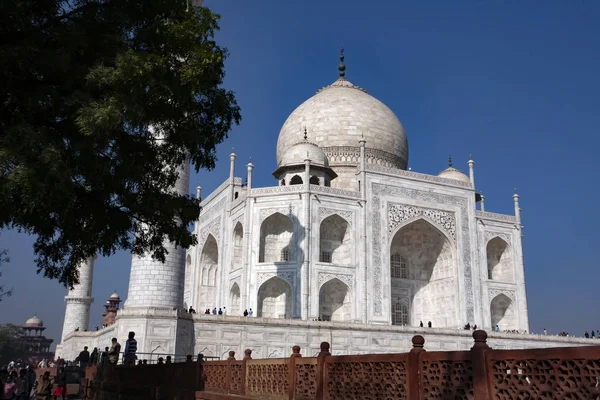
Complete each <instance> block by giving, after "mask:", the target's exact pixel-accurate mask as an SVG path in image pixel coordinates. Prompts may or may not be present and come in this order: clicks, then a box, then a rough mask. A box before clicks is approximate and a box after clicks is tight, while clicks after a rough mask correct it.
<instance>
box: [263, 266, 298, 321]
mask: <svg viewBox="0 0 600 400" xmlns="http://www.w3.org/2000/svg"><path fill="white" fill-rule="evenodd" d="M257 316H258V317H264V318H291V317H292V288H291V286H290V285H289V283H287V282H286V281H284V280H283V279H281V278H278V277H276V276H275V277H273V278H271V279H269V280H268V281H266V282H265V283H263V284H262V285H261V286H260V289H258V310H257Z"/></svg>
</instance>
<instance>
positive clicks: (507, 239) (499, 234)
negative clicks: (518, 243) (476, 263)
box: [485, 231, 511, 244]
mask: <svg viewBox="0 0 600 400" xmlns="http://www.w3.org/2000/svg"><path fill="white" fill-rule="evenodd" d="M495 237H499V238H500V239H502V240H504V241H505V242H506V243H508V244H511V235H510V234H508V233H504V232H494V231H485V243H486V244H487V242H489V241H490V240H491V239H493V238H495Z"/></svg>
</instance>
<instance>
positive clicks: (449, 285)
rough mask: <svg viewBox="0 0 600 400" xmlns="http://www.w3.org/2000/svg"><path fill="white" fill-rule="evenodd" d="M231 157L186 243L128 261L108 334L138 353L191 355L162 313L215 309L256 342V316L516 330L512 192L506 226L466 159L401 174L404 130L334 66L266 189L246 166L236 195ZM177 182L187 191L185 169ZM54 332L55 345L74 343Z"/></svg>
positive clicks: (196, 337)
mask: <svg viewBox="0 0 600 400" xmlns="http://www.w3.org/2000/svg"><path fill="white" fill-rule="evenodd" d="M235 158H236V156H235V154H231V156H230V175H229V178H228V179H226V180H225V181H224V182H223V184H222V185H220V186H219V187H218V188H217V189H216V190H215V191H213V192H212V193H210V194H209V195H208V196H206V197H205V198H204V199H203V200H202V203H201V204H202V211H201V214H200V217H199V219H198V221H197V223H196V226H195V228H194V229H195V233H196V235H197V237H198V243H197V245H196V246H194V247H193V248H190V249H189V250H188V251H187V252H185V251H183V250H182V249H177V248H175V247H174V246H171V247H170V248H169V249H170V257H169V260H168V262H167V264H166V265H163V264H160V263H158V262H156V261H153V260H151V259H150V258H134V260H133V263H132V278H131V282H130V287H129V296H128V297H129V298H128V300H127V302H126V303H125V308H124V310H121V311H119V313H118V315H117V325H118V326H117V328H111V329H113V330H114V331H115V332H123V333H124V332H126V331H127V330H129V329H131V330H136V332H138V333H139V334H136V338H138V342H139V346H138V347H139V348H141V349H145V350H148V351H150V350H151V348H154V347H155V346H161V347H162V348H163V349H165V350H167V349H168V351H171V352H177V351H184V349H185V351H190V350H192V348H193V349H194V350H195V351H200V350H201V348H200V347H201V346H202V344H203V343H204V342H205V339H206V340H208V339H210V338H208V337H207V338H203V337H202V335H203V332H204V328H205V325H206V324H209V323H210V322H209V321H206V320H202V321H200V320H198V321H196V318H193V322H192V318H189V317H186V316H182V315H180V313H179V312H178V311H168V310H173V309H174V308H186V309H187V308H189V307H193V308H194V309H195V310H196V311H197V313H198V315H200V314H201V313H203V312H204V310H205V309H207V308H208V309H211V310H212V309H213V308H214V307H217V309H218V308H223V307H225V308H226V310H227V311H226V313H227V315H228V316H230V317H231V318H233V317H234V316H241V315H242V313H243V311H244V310H250V309H252V310H253V312H254V317H255V318H256V319H257V320H258V319H260V320H261V321H263V322H264V321H266V322H264V324H263V325H264V326H263V325H261V327H260V329H261V330H263V331H264V330H265V329H267V330H268V329H269V328H268V326H269V321H279V320H282V321H285V320H289V321H292V320H295V321H307V322H308V321H313V320H319V319H320V320H322V321H331V323H332V324H336V323H337V324H343V326H345V327H348V326H350V327H351V326H352V324H354V325H355V326H357V327H358V326H361V328H360V329H362V330H364V329H367V328H368V327H372V328H373V330H374V331H377V330H381V329H388V328H385V326H389V327H390V328H393V327H392V326H393V325H397V326H404V328H403V329H410V327H417V326H418V325H419V323H420V322H421V321H422V322H423V324H425V325H427V323H428V322H430V321H431V323H432V325H433V327H434V328H440V329H442V328H445V329H450V330H453V331H454V330H460V329H462V327H463V326H464V325H465V324H466V323H467V322H468V323H470V324H471V325H475V324H476V325H477V326H478V327H481V328H484V329H487V330H488V331H489V330H492V329H493V328H494V327H495V326H496V325H498V326H499V328H500V329H501V330H502V331H506V330H519V331H528V330H529V322H528V312H527V299H526V292H525V280H524V270H523V268H524V267H523V257H522V244H521V221H520V209H519V204H518V195H517V194H514V195H512V196H513V202H514V208H515V215H501V214H495V213H490V212H486V211H483V204H482V203H481V204H480V205H479V207H478V203H479V200H480V196H478V195H476V186H475V181H474V162H473V161H472V160H469V162H468V163H465V166H468V171H469V175H468V176H467V175H466V174H464V173H462V172H461V171H459V170H458V169H456V168H453V167H452V166H450V167H449V168H448V169H446V170H444V171H442V172H441V173H440V174H439V175H427V174H421V173H416V172H412V171H407V170H406V168H407V165H408V142H407V138H406V134H405V131H404V128H403V127H402V124H401V123H400V121H399V120H398V118H397V117H396V115H395V114H394V113H393V112H392V111H391V110H390V109H389V108H388V107H386V106H385V105H384V104H383V103H381V102H380V101H379V100H377V99H375V98H374V97H372V96H370V95H369V94H368V93H367V92H366V91H365V90H364V89H362V88H359V87H357V86H354V85H353V84H352V83H350V82H349V81H348V80H347V79H346V78H345V66H344V64H343V58H342V64H340V76H339V77H338V79H337V80H336V81H335V82H334V83H333V84H331V85H330V86H328V87H326V88H323V89H321V90H320V91H319V92H317V94H316V95H315V96H313V97H311V98H310V99H308V100H306V101H305V102H304V103H302V104H301V105H300V106H299V107H298V108H297V109H296V110H295V111H294V112H292V114H291V115H290V117H289V118H288V119H287V121H286V122H285V123H284V124H283V127H282V129H281V132H280V135H279V139H278V145H277V169H276V170H275V171H274V172H273V176H274V178H275V179H276V185H274V186H272V187H262V188H254V187H252V171H253V165H252V164H251V163H249V164H248V165H247V166H246V167H247V171H244V174H242V175H245V178H246V182H247V183H246V184H242V182H243V179H242V178H241V177H235ZM179 186H181V187H177V190H178V191H179V192H181V193H183V192H185V191H186V188H188V187H189V168H184V169H182V176H181V177H180V182H179ZM198 196H200V188H198ZM510 196H511V194H507V199H506V201H510ZM478 208H479V209H478ZM134 278H135V279H134ZM132 296H133V297H132ZM157 321H163V322H157ZM192 323H193V324H194V325H195V326H196V329H195V330H194V329H193V328H192ZM156 324H159V325H160V327H158V328H157V327H155V326H154V325H156ZM161 324H162V325H161ZM215 324H217V325H218V324H219V323H218V322H216V320H215ZM265 324H266V325H265ZM163 325H164V326H163ZM217 325H216V326H217ZM199 326H203V327H204V328H203V329H200V330H198V327H199ZM238 326H239V325H238ZM253 326H254V325H248V327H247V328H243V330H244V331H245V332H244V335H246V334H248V335H249V334H250V333H248V332H246V330H247V329H252V327H253ZM299 326H301V324H300V325H299ZM365 327H367V328H365ZM276 328H277V329H280V324H275V325H274V328H273V329H276ZM240 329H241V328H240ZM295 329H296V331H297V330H298V329H300V330H302V329H304V328H298V327H296V328H295ZM344 329H346V328H344ZM348 329H350V330H351V328H348ZM346 330H347V329H346ZM342 331H343V330H342ZM66 333H67V332H65V333H64V334H63V336H68V337H67V341H68V340H69V339H73V340H74V339H75V338H77V337H78V336H81V335H83V334H79V333H74V334H71V335H66ZM124 334H125V333H124ZM98 335H100V336H102V333H98V334H94V335H91V336H94V337H95V336H98ZM125 335H126V334H125ZM161 335H162V336H161ZM84 336H85V335H84ZM88 336H90V335H88ZM91 336H90V337H91ZM100 336H99V337H100ZM163 336H164V337H163ZM192 338H193V339H192ZM123 339H124V338H123ZM265 340H269V339H265ZM63 342H64V340H63ZM250 342H251V343H250V344H252V345H253V346H260V345H261V344H260V343H259V342H260V340H258V341H257V340H253V341H250ZM533 342H534V341H527V342H526V343H533ZM264 346H267V344H266V343H265V344H264ZM63 347H64V346H63ZM64 348H66V347H64ZM369 348H370V349H372V351H376V350H377V349H376V348H374V347H373V346H372V343H370V344H369ZM215 351H216V350H215Z"/></svg>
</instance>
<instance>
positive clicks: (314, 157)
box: [279, 128, 329, 168]
mask: <svg viewBox="0 0 600 400" xmlns="http://www.w3.org/2000/svg"><path fill="white" fill-rule="evenodd" d="M306 159H309V160H310V164H311V165H314V166H319V167H325V168H329V159H328V158H327V155H326V154H325V152H324V151H323V150H321V149H320V148H319V146H317V145H316V144H314V143H311V142H309V141H308V133H307V131H306V128H304V140H303V141H302V142H299V143H296V144H295V145H293V146H292V147H290V148H289V149H288V150H287V151H286V152H285V153H284V155H283V157H282V158H281V162H280V163H279V167H289V166H293V165H304V160H306Z"/></svg>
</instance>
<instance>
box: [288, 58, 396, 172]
mask: <svg viewBox="0 0 600 400" xmlns="http://www.w3.org/2000/svg"><path fill="white" fill-rule="evenodd" d="M340 60H341V63H340V65H339V67H338V69H339V77H338V79H337V80H336V81H335V82H333V83H332V84H331V85H329V86H327V87H325V88H323V89H321V90H320V91H318V92H317V94H315V95H314V96H313V97H311V98H309V99H308V100H306V101H305V102H304V103H302V104H301V105H300V106H299V107H298V108H296V109H295V110H294V111H293V112H292V113H291V114H290V116H289V117H288V118H287V120H286V121H285V123H284V124H283V126H282V128H281V131H280V132H279V138H278V140H277V165H281V164H282V163H283V162H284V159H285V157H286V156H287V155H288V152H289V151H290V150H291V149H292V148H293V147H294V146H295V145H296V143H297V140H298V139H297V138H298V132H301V131H302V129H303V127H305V126H308V127H309V129H310V135H311V140H312V141H314V143H315V144H316V145H317V146H318V147H320V148H321V149H322V150H323V152H325V154H327V156H328V158H329V163H330V166H331V168H333V169H334V170H335V167H336V166H338V165H339V166H356V165H358V163H359V161H358V154H359V152H360V146H359V140H361V139H363V138H364V140H366V142H367V144H366V147H367V148H366V152H367V162H372V163H377V164H381V165H387V166H390V167H394V168H400V169H406V167H407V165H408V141H407V139H406V133H405V132H404V128H403V126H402V124H401V123H400V120H398V117H396V115H395V114H394V113H393V112H392V110H390V109H389V108H388V107H387V106H386V105H385V104H383V103H382V102H381V101H379V100H377V99H376V98H375V97H373V96H371V95H369V94H368V93H367V91H366V90H364V89H362V88H360V87H358V86H355V85H353V84H352V83H351V82H349V81H348V80H347V79H346V66H345V64H344V54H343V50H342V55H341V57H340ZM354 153H356V155H354ZM350 154H352V155H350ZM313 161H315V162H316V160H313Z"/></svg>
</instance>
